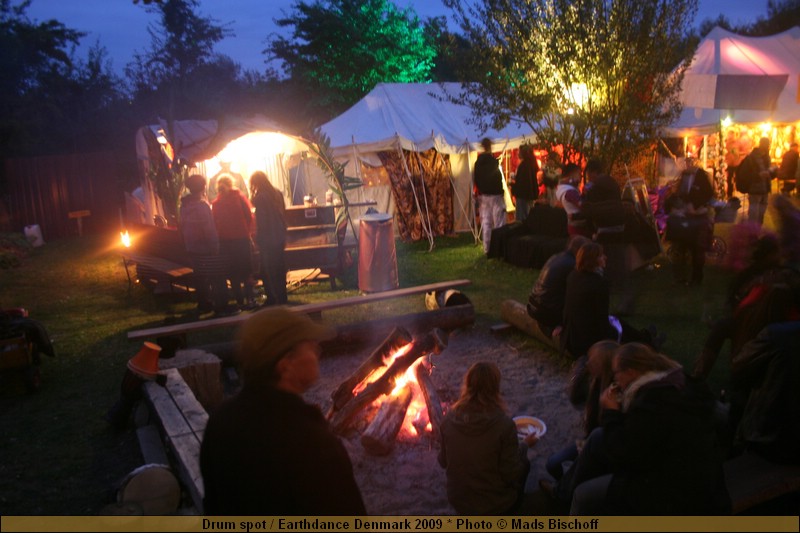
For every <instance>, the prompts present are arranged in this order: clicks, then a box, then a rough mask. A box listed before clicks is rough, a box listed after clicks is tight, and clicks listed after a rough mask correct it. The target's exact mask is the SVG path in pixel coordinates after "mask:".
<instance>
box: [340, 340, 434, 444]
mask: <svg viewBox="0 0 800 533" xmlns="http://www.w3.org/2000/svg"><path fill="white" fill-rule="evenodd" d="M411 346H412V344H407V345H405V346H403V347H402V348H400V349H399V350H397V351H396V352H394V353H393V354H392V355H391V356H389V357H387V358H386V359H384V366H382V367H380V368H379V369H378V370H376V371H375V372H373V373H372V374H370V375H369V377H368V378H367V379H365V380H364V381H363V382H361V383H360V384H359V385H358V386H357V387H356V388H355V389H354V390H353V393H354V395H355V394H358V392H359V391H360V390H362V389H363V388H364V387H366V386H367V385H368V384H369V383H372V382H373V381H375V380H376V379H378V378H380V377H381V376H382V375H383V374H384V372H386V370H387V369H388V368H389V367H390V366H392V363H393V362H394V361H395V360H396V359H398V358H399V357H402V356H403V355H405V354H406V353H408V351H409V350H410V349H411ZM421 363H422V359H419V360H417V361H416V362H414V364H413V365H411V366H410V367H408V369H406V371H405V372H404V373H403V375H401V376H399V377H398V378H397V380H396V381H395V383H394V389H392V392H391V393H390V394H389V395H387V396H397V395H399V394H400V391H402V390H403V388H404V387H405V386H406V385H408V384H409V383H411V384H412V387H411V391H412V397H411V404H410V405H409V406H408V409H407V410H406V417H405V419H404V420H403V425H402V426H401V427H400V431H399V433H398V437H403V436H406V437H417V436H419V435H420V432H421V431H425V430H428V431H430V427H431V424H430V422H429V421H428V420H427V417H428V411H427V407H426V406H425V398H424V397H423V396H422V391H421V390H420V388H419V384H418V383H417V375H416V368H417V366H418V365H420V364H421ZM384 398H385V397H384V396H381V397H380V398H378V399H376V400H375V402H374V405H375V406H376V407H377V406H380V404H381V402H383V400H384ZM423 417H424V419H425V420H424V422H423Z"/></svg>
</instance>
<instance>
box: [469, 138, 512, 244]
mask: <svg viewBox="0 0 800 533" xmlns="http://www.w3.org/2000/svg"><path fill="white" fill-rule="evenodd" d="M481 146H483V150H484V151H483V153H482V154H480V155H478V159H476V160H475V168H474V170H473V176H472V178H473V182H474V184H475V192H476V195H477V198H478V206H479V213H480V217H481V238H482V239H483V253H485V254H488V253H489V243H490V242H491V240H492V230H493V229H495V228H499V227H501V226H504V225H505V223H506V201H505V197H504V195H503V173H502V172H501V171H500V163H499V162H498V161H497V158H495V157H494V156H493V155H492V141H491V140H490V139H488V138H486V139H483V140H482V141H481Z"/></svg>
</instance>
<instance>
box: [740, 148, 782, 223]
mask: <svg viewBox="0 0 800 533" xmlns="http://www.w3.org/2000/svg"><path fill="white" fill-rule="evenodd" d="M769 151H770V140H769V137H761V138H760V139H759V140H758V146H756V147H755V148H753V151H752V152H750V155H748V156H747V160H746V161H742V165H741V166H740V167H739V173H742V172H744V170H745V169H744V168H743V167H745V166H747V167H750V168H751V170H750V171H749V172H750V174H751V177H750V183H749V184H748V187H747V220H748V221H750V222H755V223H757V224H758V225H759V226H760V225H761V224H763V223H764V215H765V214H766V212H767V201H768V199H769V191H770V189H771V188H772V187H771V185H772V178H774V177H775V175H776V174H777V169H775V168H774V167H773V166H772V159H771V157H770V155H769Z"/></svg>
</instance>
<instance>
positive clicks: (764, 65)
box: [665, 26, 800, 137]
mask: <svg viewBox="0 0 800 533" xmlns="http://www.w3.org/2000/svg"><path fill="white" fill-rule="evenodd" d="M799 78H800V27H797V26H795V27H793V28H791V29H789V30H787V31H785V32H782V33H779V34H776V35H771V36H768V37H746V36H743V35H739V34H736V33H732V32H730V31H727V30H724V29H722V28H720V27H716V28H714V29H713V30H712V31H711V32H710V33H709V34H708V35H707V36H706V37H705V39H703V40H702V41H701V42H700V44H699V45H698V47H697V51H696V52H695V54H694V58H693V59H692V62H691V64H690V66H689V68H688V69H687V71H686V75H685V77H684V82H683V88H682V93H681V100H682V103H683V104H684V110H683V113H682V114H681V116H680V118H679V119H678V120H677V121H676V122H675V123H674V124H673V125H672V126H671V127H670V128H668V130H667V131H666V132H665V136H668V137H682V136H686V135H704V134H709V133H716V132H718V131H719V128H720V124H721V123H722V122H723V121H728V122H735V123H737V124H760V123H764V122H771V123H776V124H789V123H795V122H798V121H800V92H798V79H799Z"/></svg>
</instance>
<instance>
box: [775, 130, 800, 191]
mask: <svg viewBox="0 0 800 533" xmlns="http://www.w3.org/2000/svg"><path fill="white" fill-rule="evenodd" d="M798 163H800V147H799V146H798V144H797V143H796V142H793V143H792V144H790V145H789V149H788V150H787V151H786V153H785V154H783V157H782V158H781V166H780V167H778V180H780V181H782V182H783V185H782V187H781V192H782V193H784V194H788V193H790V192H792V191H793V190H794V189H795V187H797V179H798V178H800V165H798Z"/></svg>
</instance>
